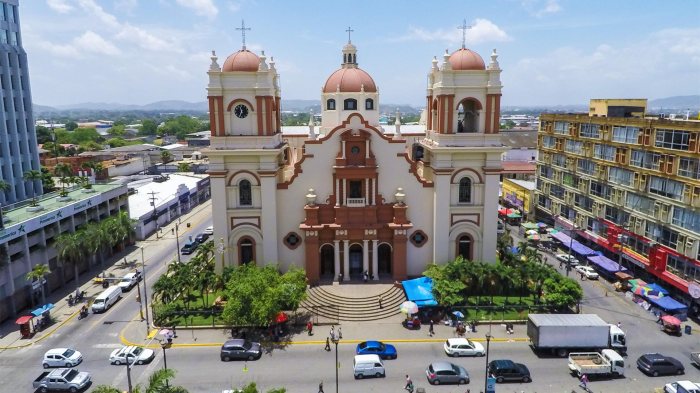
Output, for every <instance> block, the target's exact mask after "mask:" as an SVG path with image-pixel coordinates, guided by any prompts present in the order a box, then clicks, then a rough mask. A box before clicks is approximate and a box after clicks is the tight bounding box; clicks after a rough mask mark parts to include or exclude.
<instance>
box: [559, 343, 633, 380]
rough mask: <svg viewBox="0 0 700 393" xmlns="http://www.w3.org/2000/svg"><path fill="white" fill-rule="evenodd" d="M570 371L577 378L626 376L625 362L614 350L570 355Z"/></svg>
mask: <svg viewBox="0 0 700 393" xmlns="http://www.w3.org/2000/svg"><path fill="white" fill-rule="evenodd" d="M569 369H570V370H571V372H572V373H573V374H575V375H576V376H577V377H579V378H580V377H581V375H583V374H586V375H588V376H589V377H591V376H597V377H619V376H622V375H625V360H624V359H623V358H622V356H620V355H619V354H618V353H617V352H615V351H613V350H612V349H603V350H602V351H600V352H578V353H571V354H569Z"/></svg>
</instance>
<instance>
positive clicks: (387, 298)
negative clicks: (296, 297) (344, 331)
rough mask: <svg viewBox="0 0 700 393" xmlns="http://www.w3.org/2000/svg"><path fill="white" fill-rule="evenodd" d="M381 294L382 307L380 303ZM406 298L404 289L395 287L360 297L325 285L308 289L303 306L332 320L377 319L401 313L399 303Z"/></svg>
mask: <svg viewBox="0 0 700 393" xmlns="http://www.w3.org/2000/svg"><path fill="white" fill-rule="evenodd" d="M380 296H381V298H382V308H379V303H378V300H379V297H380ZM405 300H406V298H405V295H404V293H403V290H401V289H399V288H395V287H392V288H390V289H389V290H387V291H385V292H383V293H381V294H379V295H373V296H368V297H359V298H352V297H348V296H340V295H337V294H334V293H332V292H331V291H328V290H326V289H324V288H323V287H314V288H310V289H309V290H308V297H307V299H306V300H304V302H302V305H301V306H302V307H304V308H307V309H309V310H313V312H314V313H315V314H316V315H318V316H319V317H323V318H328V319H330V320H340V321H376V320H381V319H386V318H391V317H394V316H396V315H398V314H400V312H399V305H400V304H401V303H402V302H404V301H405Z"/></svg>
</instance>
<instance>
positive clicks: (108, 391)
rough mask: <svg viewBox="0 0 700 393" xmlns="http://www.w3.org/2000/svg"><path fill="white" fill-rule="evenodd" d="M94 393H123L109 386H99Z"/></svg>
mask: <svg viewBox="0 0 700 393" xmlns="http://www.w3.org/2000/svg"><path fill="white" fill-rule="evenodd" d="M92 392H93V393H122V392H121V390H119V389H117V388H113V387H111V386H107V385H99V386H97V387H95V390H93V391H92Z"/></svg>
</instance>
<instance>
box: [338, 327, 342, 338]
mask: <svg viewBox="0 0 700 393" xmlns="http://www.w3.org/2000/svg"><path fill="white" fill-rule="evenodd" d="M341 329H342V328H341V327H340V326H338V339H339V340H342V339H343V331H342V330H341Z"/></svg>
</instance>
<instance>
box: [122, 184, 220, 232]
mask: <svg viewBox="0 0 700 393" xmlns="http://www.w3.org/2000/svg"><path fill="white" fill-rule="evenodd" d="M168 176H169V177H170V178H169V179H168V180H166V181H164V182H160V183H158V182H155V181H153V179H154V178H147V179H142V180H138V181H134V182H131V183H129V184H128V186H129V188H130V189H131V188H133V189H134V190H136V193H134V194H131V195H129V215H130V216H131V218H133V219H137V220H138V219H139V218H140V217H143V216H144V215H145V214H147V213H149V212H152V211H153V209H154V206H152V205H151V197H154V198H155V208H156V209H157V208H158V207H159V206H162V205H165V204H167V203H168V202H169V201H171V200H172V199H173V198H177V197H178V195H180V192H179V188H180V185H183V184H184V185H185V187H187V190H188V191H190V192H191V191H193V190H196V189H197V183H198V182H199V181H201V180H202V179H206V178H207V177H209V175H196V174H187V175H184V174H179V173H171V174H169V175H168ZM151 193H153V194H151Z"/></svg>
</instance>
